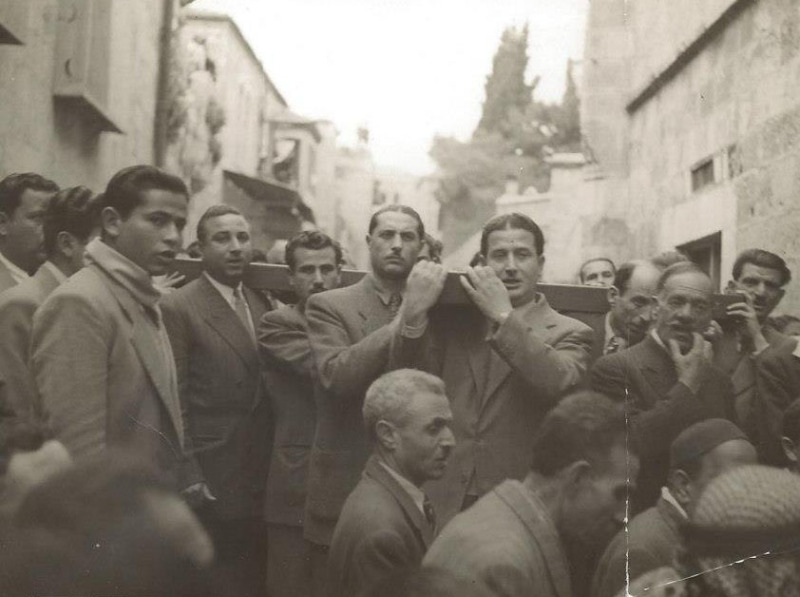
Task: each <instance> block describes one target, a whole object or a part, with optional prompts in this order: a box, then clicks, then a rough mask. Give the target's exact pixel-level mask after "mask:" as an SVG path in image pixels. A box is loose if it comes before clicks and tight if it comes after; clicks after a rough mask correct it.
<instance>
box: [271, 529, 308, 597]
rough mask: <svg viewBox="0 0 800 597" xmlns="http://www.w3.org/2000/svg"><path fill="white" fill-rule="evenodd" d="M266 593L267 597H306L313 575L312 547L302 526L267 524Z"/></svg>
mask: <svg viewBox="0 0 800 597" xmlns="http://www.w3.org/2000/svg"><path fill="white" fill-rule="evenodd" d="M268 528H269V532H268V539H267V540H268V543H269V547H268V550H267V594H268V595H269V597H309V596H310V595H311V594H312V593H311V585H312V578H313V561H312V554H311V546H310V543H308V541H306V540H305V539H303V527H300V526H291V525H287V524H270V525H268Z"/></svg>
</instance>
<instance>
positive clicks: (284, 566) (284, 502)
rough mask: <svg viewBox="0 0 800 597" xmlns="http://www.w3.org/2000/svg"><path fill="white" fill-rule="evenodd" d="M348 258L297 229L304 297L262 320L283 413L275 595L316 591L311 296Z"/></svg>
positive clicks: (295, 278) (328, 284)
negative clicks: (306, 528)
mask: <svg viewBox="0 0 800 597" xmlns="http://www.w3.org/2000/svg"><path fill="white" fill-rule="evenodd" d="M341 263H342V249H341V247H340V246H339V243H337V242H336V241H335V240H333V239H331V238H330V237H329V236H328V235H326V234H323V233H322V232H319V231H318V230H311V231H305V232H301V233H299V234H297V235H296V236H294V237H293V238H292V239H291V240H290V241H289V243H288V244H287V245H286V265H287V266H288V267H289V282H290V284H291V286H292V288H293V289H294V291H295V293H296V294H297V304H295V305H286V306H283V307H281V308H280V309H277V310H275V311H270V312H268V313H265V314H264V316H263V317H262V318H261V324H260V325H259V345H260V349H261V357H262V363H263V365H264V380H265V382H266V384H267V387H268V388H270V392H269V397H270V400H271V404H272V412H273V416H274V418H275V441H274V443H273V447H272V455H271V458H270V464H269V483H268V484H267V496H266V504H265V508H264V512H265V516H266V520H267V524H268V525H269V532H268V533H267V537H268V542H269V546H268V550H267V592H268V593H269V595H270V597H291V596H297V597H305V596H306V595H310V594H312V590H311V584H310V583H311V580H312V576H313V575H312V567H311V551H310V546H309V544H308V543H307V542H306V541H305V540H304V539H303V518H304V516H303V509H304V507H305V500H306V484H307V477H308V459H309V455H310V453H311V444H312V442H313V440H314V421H315V414H314V357H313V355H312V354H311V344H310V343H309V340H308V323H307V321H306V317H305V307H306V301H307V300H308V297H310V296H311V295H313V294H317V293H320V292H324V291H326V290H330V289H332V288H337V287H338V286H339V282H340V272H341ZM320 580H323V579H320ZM317 590H321V587H320V588H318V589H317Z"/></svg>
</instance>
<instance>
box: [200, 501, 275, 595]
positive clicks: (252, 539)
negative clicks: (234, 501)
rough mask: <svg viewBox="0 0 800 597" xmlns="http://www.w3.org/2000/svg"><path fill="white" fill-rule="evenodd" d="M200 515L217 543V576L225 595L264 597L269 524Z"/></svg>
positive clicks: (215, 548) (259, 521) (215, 571)
mask: <svg viewBox="0 0 800 597" xmlns="http://www.w3.org/2000/svg"><path fill="white" fill-rule="evenodd" d="M199 515H200V520H201V521H202V523H203V524H204V525H205V527H206V530H207V531H208V534H209V535H210V536H211V540H212V541H213V542H214V550H215V554H216V555H215V560H214V561H215V564H214V573H215V577H216V580H217V583H216V584H217V585H218V586H220V587H221V588H222V594H223V595H226V596H227V595H230V596H231V597H265V596H266V584H267V583H266V576H267V524H266V523H265V522H264V521H263V520H262V519H261V518H260V517H259V518H239V519H234V520H222V519H220V518H219V517H218V516H216V515H215V514H213V513H209V512H208V510H205V511H201V512H200V513H199Z"/></svg>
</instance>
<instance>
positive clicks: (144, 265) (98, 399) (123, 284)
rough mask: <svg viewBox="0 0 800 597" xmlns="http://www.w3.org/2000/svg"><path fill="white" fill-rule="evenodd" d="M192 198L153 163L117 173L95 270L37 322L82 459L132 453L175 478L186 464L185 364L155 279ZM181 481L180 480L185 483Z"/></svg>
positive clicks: (65, 425)
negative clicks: (179, 368)
mask: <svg viewBox="0 0 800 597" xmlns="http://www.w3.org/2000/svg"><path fill="white" fill-rule="evenodd" d="M188 202H189V194H188V190H187V189H186V185H185V184H184V183H183V181H182V180H181V179H180V178H178V177H176V176H173V175H171V174H167V173H166V172H163V171H161V170H159V169H158V168H154V167H152V166H132V167H130V168H125V169H123V170H121V171H119V172H118V173H117V174H115V175H114V176H113V177H112V179H111V180H110V181H109V183H108V186H107V187H106V191H105V195H104V199H103V201H102V204H101V207H102V212H101V226H102V231H101V238H100V239H95V240H93V241H91V242H90V243H89V245H88V246H87V247H86V260H87V262H88V265H87V266H86V267H84V268H83V269H82V270H81V271H79V272H78V273H76V274H74V275H73V276H72V277H71V278H70V279H69V280H67V281H66V282H64V283H63V284H62V285H61V286H59V287H58V288H57V289H56V290H54V291H53V293H52V294H51V295H50V296H49V297H48V298H47V300H45V302H44V303H43V304H42V306H41V307H40V308H39V310H38V311H37V312H36V315H35V316H34V319H33V332H32V340H31V355H32V357H31V370H32V373H33V375H34V378H35V379H36V385H37V388H38V390H39V395H40V397H41V400H42V403H43V407H44V409H45V411H46V412H47V413H48V414H49V416H50V422H51V424H52V427H53V430H54V432H55V436H56V439H58V440H60V441H61V442H62V443H63V444H64V445H65V446H66V448H67V450H69V452H70V453H71V454H72V456H73V457H75V458H83V457H85V456H90V455H93V454H97V453H101V452H103V451H104V450H106V448H111V447H116V448H127V449H130V450H132V451H133V452H136V453H137V454H138V455H140V456H141V457H143V458H146V459H149V460H150V461H151V462H153V463H154V465H156V466H159V467H160V468H161V469H162V471H164V473H165V474H166V475H167V476H168V477H169V478H172V479H173V480H174V479H175V477H174V474H175V472H176V469H177V468H178V466H179V464H180V462H181V460H182V458H183V452H182V448H183V424H182V421H181V414H180V403H179V400H178V383H177V375H176V372H175V362H174V359H173V356H172V349H171V347H170V344H169V338H168V337H167V333H166V330H165V329H164V326H163V323H162V320H161V309H160V307H159V305H158V301H159V299H160V298H161V295H160V293H159V292H158V290H156V288H155V287H154V286H153V283H152V279H151V276H153V275H160V274H163V273H165V272H166V271H167V270H168V269H169V268H170V266H171V265H172V262H173V260H174V259H175V255H176V253H177V251H178V250H179V249H180V246H181V233H182V230H183V227H184V225H185V223H186V212H187V205H188ZM176 482H177V481H176Z"/></svg>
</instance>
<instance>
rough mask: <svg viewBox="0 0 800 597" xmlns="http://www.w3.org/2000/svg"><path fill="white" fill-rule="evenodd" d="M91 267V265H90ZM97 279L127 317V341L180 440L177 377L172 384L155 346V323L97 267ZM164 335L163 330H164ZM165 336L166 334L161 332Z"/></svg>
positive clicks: (127, 293) (180, 420) (125, 291)
mask: <svg viewBox="0 0 800 597" xmlns="http://www.w3.org/2000/svg"><path fill="white" fill-rule="evenodd" d="M90 267H91V266H90ZM97 271H98V272H99V276H100V279H101V280H103V282H104V283H105V284H106V285H107V286H108V288H109V289H110V290H111V292H112V294H113V295H114V296H115V297H116V299H117V302H118V303H119V305H120V308H122V310H123V312H124V313H125V315H126V316H127V317H128V320H129V321H130V322H131V328H132V329H131V337H130V342H131V344H132V345H133V348H134V350H135V351H136V354H137V355H138V357H139V361H140V362H141V363H142V366H143V367H144V370H145V371H146V372H147V376H148V377H149V378H150V382H151V383H152V384H153V387H154V388H155V389H156V393H157V394H158V395H159V397H160V398H161V402H162V403H163V404H164V407H165V408H166V410H167V412H168V413H169V416H170V418H171V419H172V425H173V428H174V429H175V431H176V433H177V435H178V438H179V440H180V441H181V443H182V442H183V423H182V419H181V413H180V403H179V402H178V392H177V380H176V382H175V385H173V384H172V383H171V380H170V379H169V376H168V374H167V371H168V367H169V364H167V365H166V366H165V364H164V363H163V362H162V358H161V349H160V348H159V344H158V338H157V337H156V334H157V333H158V332H157V330H156V328H155V326H154V325H153V324H152V323H151V322H149V321H147V320H146V319H145V318H146V317H149V316H148V315H146V314H145V313H144V310H143V309H144V308H143V307H142V305H140V304H139V303H138V302H136V300H135V299H134V298H133V297H132V296H131V294H130V293H129V292H128V291H127V290H126V289H125V288H123V287H121V286H120V285H119V284H117V283H116V282H114V281H113V280H110V279H109V278H108V276H107V275H106V274H105V273H103V272H102V270H100V269H99V268H97ZM164 333H165V335H166V332H164ZM165 337H166V336H165Z"/></svg>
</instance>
